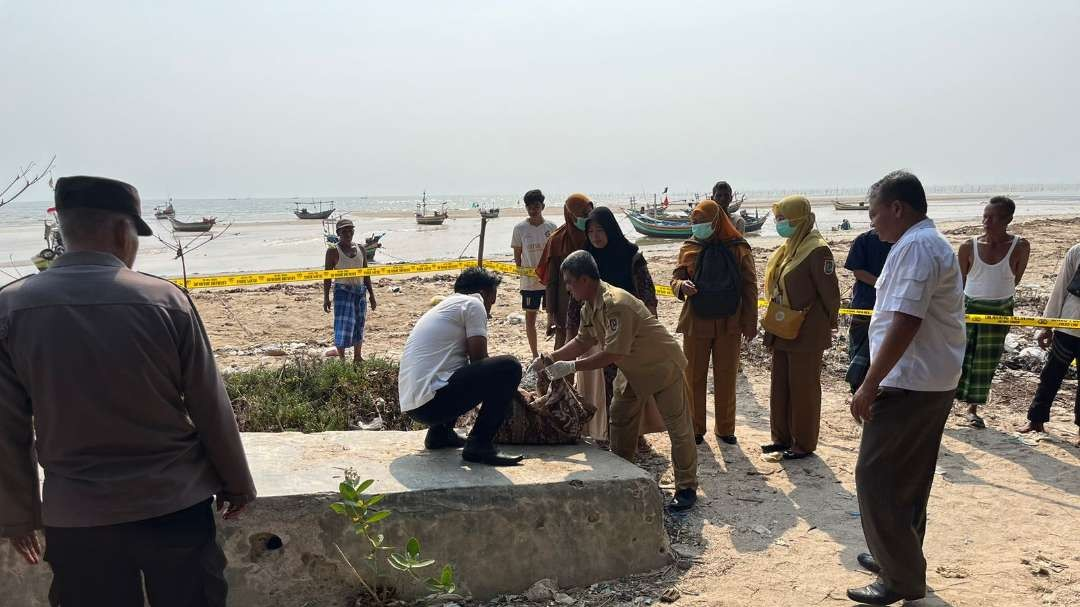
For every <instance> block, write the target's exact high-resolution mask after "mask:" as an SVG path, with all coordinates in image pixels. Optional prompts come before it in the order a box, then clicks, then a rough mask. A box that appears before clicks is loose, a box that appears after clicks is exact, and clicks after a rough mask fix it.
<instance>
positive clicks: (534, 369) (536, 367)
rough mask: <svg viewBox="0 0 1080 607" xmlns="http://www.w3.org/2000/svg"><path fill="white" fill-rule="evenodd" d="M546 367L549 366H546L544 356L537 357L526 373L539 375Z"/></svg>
mask: <svg viewBox="0 0 1080 607" xmlns="http://www.w3.org/2000/svg"><path fill="white" fill-rule="evenodd" d="M546 366H547V365H546V364H544V357H543V356H537V357H536V358H534V359H533V361H532V363H531V364H529V368H528V369H526V372H527V373H535V374H537V375H539V374H540V372H541V371H543V370H544V367H546Z"/></svg>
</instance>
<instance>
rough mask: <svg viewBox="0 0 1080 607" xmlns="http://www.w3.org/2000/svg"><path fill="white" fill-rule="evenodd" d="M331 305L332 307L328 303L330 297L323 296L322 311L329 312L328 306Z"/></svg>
mask: <svg viewBox="0 0 1080 607" xmlns="http://www.w3.org/2000/svg"><path fill="white" fill-rule="evenodd" d="M332 307H333V306H331V305H330V298H329V297H324V298H323V302H322V309H323V312H326V313H329V312H330V308H332Z"/></svg>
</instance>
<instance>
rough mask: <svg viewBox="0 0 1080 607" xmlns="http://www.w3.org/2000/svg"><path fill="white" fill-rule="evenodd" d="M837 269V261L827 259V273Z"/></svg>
mask: <svg viewBox="0 0 1080 607" xmlns="http://www.w3.org/2000/svg"><path fill="white" fill-rule="evenodd" d="M835 270H836V263H835V262H834V261H833V260H831V259H826V260H825V273H826V274H832V273H833V272H834V271H835Z"/></svg>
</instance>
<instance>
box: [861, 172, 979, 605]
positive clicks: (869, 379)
mask: <svg viewBox="0 0 1080 607" xmlns="http://www.w3.org/2000/svg"><path fill="white" fill-rule="evenodd" d="M869 200H870V210H869V213H870V223H871V225H872V226H873V227H874V229H876V230H877V233H878V235H879V237H880V238H881V240H883V241H884V242H890V243H893V246H892V250H891V251H889V256H888V258H887V259H886V260H885V267H884V268H882V270H881V274H880V275H879V276H878V280H877V297H876V301H875V303H874V316H873V317H872V318H871V320H870V369H869V370H868V371H867V372H866V378H865V379H864V380H863V382H862V385H860V386H859V389H858V390H857V391H856V392H855V396H854V397H852V399H851V415H852V417H854V418H855V421H856V422H857V423H860V424H862V427H863V431H862V442H861V443H860V444H859V458H858V460H857V462H856V464H855V487H856V490H857V492H858V497H859V512H860V514H861V516H860V520H861V522H862V528H863V535H864V536H865V538H866V544H867V546H869V548H870V553H869V554H867V553H863V554H860V555H859V556H858V562H859V565H861V566H862V567H863V568H864V569H866V570H867V571H870V572H871V573H876V574H877V575H878V579H877V581H875V582H874V583H872V584H870V585H867V586H863V587H861V588H851V589H849V590H848V591H847V595H848V598H850V599H851V600H853V601H855V602H857V603H867V604H870V605H891V604H893V603H897V602H899V601H902V600H905V599H906V600H915V599H920V598H922V597H924V596H925V595H926V558H925V557H924V556H923V539H924V537H925V535H926V504H927V501H928V500H929V499H930V488H931V486H932V485H933V483H934V467H935V465H936V464H937V458H938V449H939V447H940V446H941V435H942V433H943V432H944V430H945V421H946V420H947V419H948V417H949V412H950V411H951V410H952V401H953V394H955V392H956V382H957V380H958V379H959V378H960V366H961V364H962V363H963V360H964V298H963V284H962V279H961V276H960V265H959V263H957V261H956V255H955V254H954V253H953V250H952V247H951V246H950V245H949V241H947V240H945V237H943V236H942V235H941V233H940V232H938V230H937V228H936V227H935V226H934V222H933V221H931V220H930V219H929V218H927V216H926V193H925V190H923V187H922V183H920V182H919V180H918V178H917V177H915V175H912V174H911V173H908V172H906V171H895V172H892V173H889V174H888V175H886V176H885V177H883V178H882V179H881V180H879V181H878V182H877V183H875V184H874V185H873V186H871V188H870V192H869Z"/></svg>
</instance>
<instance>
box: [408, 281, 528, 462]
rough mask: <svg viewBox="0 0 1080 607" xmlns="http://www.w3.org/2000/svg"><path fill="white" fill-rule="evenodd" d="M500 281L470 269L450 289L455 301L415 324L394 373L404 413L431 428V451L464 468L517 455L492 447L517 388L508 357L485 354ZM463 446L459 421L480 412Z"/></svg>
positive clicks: (516, 370) (516, 369) (516, 365)
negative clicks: (447, 452) (457, 456)
mask: <svg viewBox="0 0 1080 607" xmlns="http://www.w3.org/2000/svg"><path fill="white" fill-rule="evenodd" d="M500 282H502V279H501V278H500V277H499V276H498V275H496V274H493V273H491V272H488V271H486V270H484V269H482V268H468V269H466V270H464V271H462V273H461V274H460V275H459V276H458V278H457V280H456V281H455V282H454V294H453V295H451V296H449V297H447V298H446V299H444V300H442V301H441V302H439V304H437V305H436V306H435V307H433V308H431V309H430V310H428V311H427V312H425V313H424V315H423V316H421V317H420V320H418V321H417V322H416V326H415V327H413V330H412V332H411V333H410V334H409V339H408V340H406V342H405V350H404V351H403V352H402V354H401V366H400V369H399V371H398V400H399V402H400V404H401V411H402V412H403V413H407V414H408V415H409V416H410V417H412V418H413V419H415V420H417V421H419V422H422V423H425V424H427V425H428V433H427V437H426V438H425V439H424V446H425V447H427V448H428V449H444V448H457V447H464V449H463V450H462V452H461V457H462V459H464V460H465V461H468V462H473V463H482V464H488V465H491V466H513V465H516V464H517V463H518V462H520V461H521V456H520V455H508V454H505V453H501V452H499V451H498V450H496V449H495V445H494V443H493V439H494V437H495V433H496V432H497V431H498V429H499V426H500V425H502V423H503V420H505V419H506V416H507V415H509V414H510V412H511V411H512V406H511V403H512V400H511V399H512V398H513V396H514V393H515V392H516V391H517V387H518V383H520V382H521V363H520V362H518V360H517V359H516V358H514V357H513V356H493V357H489V356H488V353H487V321H488V315H489V314H490V313H491V306H493V305H494V304H495V298H496V297H497V296H498V291H499V283H500ZM481 403H483V404H482V405H481V406H480V411H479V413H478V415H477V417H476V423H475V424H473V428H472V431H471V432H470V433H469V436H468V439H465V438H462V437H461V436H459V435H458V434H457V432H455V431H454V425H455V423H456V422H457V419H458V418H459V417H461V416H462V415H464V414H465V413H467V412H468V411H470V410H471V409H472V408H473V407H475V406H476V405H478V404H481Z"/></svg>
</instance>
